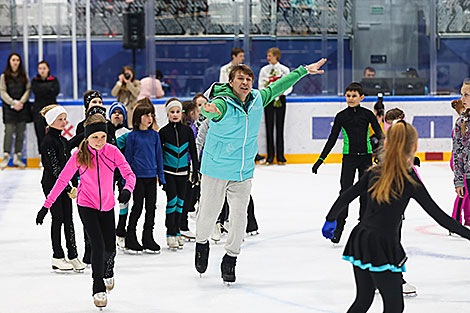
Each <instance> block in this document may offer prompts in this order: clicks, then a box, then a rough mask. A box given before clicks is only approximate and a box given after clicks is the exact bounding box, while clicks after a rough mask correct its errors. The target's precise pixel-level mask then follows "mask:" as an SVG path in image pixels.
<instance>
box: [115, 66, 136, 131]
mask: <svg viewBox="0 0 470 313" xmlns="http://www.w3.org/2000/svg"><path fill="white" fill-rule="evenodd" d="M140 86H141V84H140V81H139V80H137V79H135V73H134V70H133V69H132V67H130V66H124V67H123V68H122V72H121V74H119V80H118V81H117V82H116V85H114V87H113V89H112V90H111V95H112V96H113V97H117V101H118V102H121V103H122V104H124V106H125V107H126V110H127V116H128V126H129V127H132V112H133V111H134V106H135V103H136V102H137V97H138V96H139V94H140Z"/></svg>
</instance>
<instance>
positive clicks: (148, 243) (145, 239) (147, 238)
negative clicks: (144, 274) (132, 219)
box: [142, 230, 160, 254]
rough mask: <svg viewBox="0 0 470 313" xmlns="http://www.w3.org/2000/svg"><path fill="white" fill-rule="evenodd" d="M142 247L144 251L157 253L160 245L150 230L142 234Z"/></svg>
mask: <svg viewBox="0 0 470 313" xmlns="http://www.w3.org/2000/svg"><path fill="white" fill-rule="evenodd" d="M142 248H143V250H144V252H145V253H152V254H159V253H160V246H159V245H158V243H156V242H155V240H154V239H153V232H152V231H145V230H144V232H143V234H142Z"/></svg>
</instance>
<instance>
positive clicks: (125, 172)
mask: <svg viewBox="0 0 470 313" xmlns="http://www.w3.org/2000/svg"><path fill="white" fill-rule="evenodd" d="M84 125H85V139H84V140H83V141H82V143H81V144H80V146H79V148H78V151H76V152H75V153H74V154H73V155H72V156H71V157H70V159H69V161H68V162H67V164H66V165H65V167H64V169H63V170H62V172H61V173H60V176H59V178H58V179H57V182H56V183H55V185H54V187H53V188H52V190H51V192H50V193H49V195H48V196H47V199H46V201H45V202H44V206H43V207H42V209H41V210H40V211H39V213H38V216H37V218H36V223H37V224H42V222H43V220H44V216H45V215H46V214H47V212H48V210H49V209H50V207H51V206H52V204H53V203H54V202H55V201H56V199H57V197H58V196H59V195H60V194H61V192H62V190H63V189H64V188H65V187H66V186H67V184H68V182H69V181H70V180H71V179H72V177H73V176H74V175H75V173H77V171H78V174H79V175H80V183H79V185H78V191H77V205H78V213H79V215H80V219H81V220H82V222H83V226H84V227H85V231H86V232H87V234H88V237H89V238H90V243H91V251H92V254H91V255H92V257H91V268H92V272H93V274H92V276H93V301H94V303H95V305H96V306H97V307H105V306H106V305H107V298H106V290H108V291H109V290H111V289H113V287H114V277H113V276H114V273H113V270H112V269H113V268H112V266H111V267H110V268H109V267H108V269H107V271H106V272H105V260H108V258H109V257H110V255H111V254H113V253H114V252H115V247H116V242H115V241H116V236H115V217H114V204H115V201H114V192H113V182H114V169H115V168H116V167H117V168H119V171H120V172H121V174H122V176H123V177H124V179H125V180H126V185H125V186H124V188H123V190H122V191H121V193H120V194H119V197H118V200H119V202H121V203H127V202H128V201H129V199H130V196H131V192H132V191H133V190H134V186H135V181H136V178H135V175H134V173H133V172H132V170H131V168H130V166H129V164H128V163H127V162H126V159H125V157H124V156H123V155H122V153H121V152H120V151H119V149H118V148H116V147H115V146H113V145H110V144H107V143H106V136H107V135H106V130H107V125H106V120H105V118H104V117H103V116H102V115H101V114H94V115H92V116H90V117H89V118H87V120H86V121H85V124H84Z"/></svg>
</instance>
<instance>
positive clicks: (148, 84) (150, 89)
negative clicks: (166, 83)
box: [137, 70, 165, 100]
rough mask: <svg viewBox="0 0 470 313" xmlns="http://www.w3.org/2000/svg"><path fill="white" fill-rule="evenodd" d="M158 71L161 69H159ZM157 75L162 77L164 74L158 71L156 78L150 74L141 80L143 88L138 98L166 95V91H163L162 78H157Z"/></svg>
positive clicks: (154, 97) (153, 97)
mask: <svg viewBox="0 0 470 313" xmlns="http://www.w3.org/2000/svg"><path fill="white" fill-rule="evenodd" d="M157 72H160V71H158V70H157ZM160 74H161V72H160ZM157 76H158V77H162V76H163V75H158V73H156V74H155V78H152V77H150V76H148V77H144V78H142V79H141V80H140V83H141V88H140V94H139V96H138V97H137V99H138V100H140V99H143V98H151V99H156V98H161V97H163V96H165V91H163V87H162V82H161V81H160V78H157Z"/></svg>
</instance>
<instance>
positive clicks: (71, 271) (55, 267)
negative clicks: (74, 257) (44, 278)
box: [52, 266, 73, 274]
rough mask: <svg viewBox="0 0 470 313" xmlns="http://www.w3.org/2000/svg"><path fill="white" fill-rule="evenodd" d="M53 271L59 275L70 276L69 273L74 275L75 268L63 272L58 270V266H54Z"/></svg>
mask: <svg viewBox="0 0 470 313" xmlns="http://www.w3.org/2000/svg"><path fill="white" fill-rule="evenodd" d="M52 271H53V272H54V273H57V274H69V273H73V268H71V269H66V270H62V269H60V268H58V267H57V266H52Z"/></svg>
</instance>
